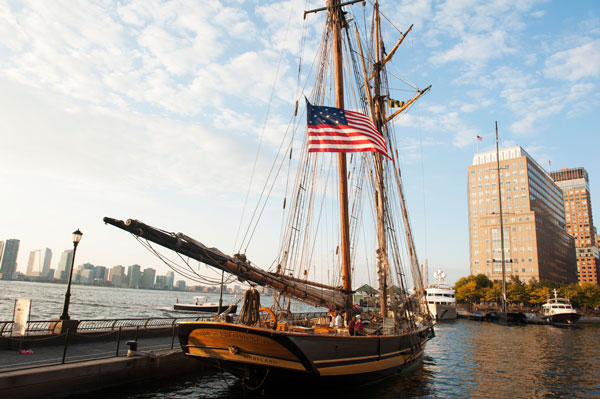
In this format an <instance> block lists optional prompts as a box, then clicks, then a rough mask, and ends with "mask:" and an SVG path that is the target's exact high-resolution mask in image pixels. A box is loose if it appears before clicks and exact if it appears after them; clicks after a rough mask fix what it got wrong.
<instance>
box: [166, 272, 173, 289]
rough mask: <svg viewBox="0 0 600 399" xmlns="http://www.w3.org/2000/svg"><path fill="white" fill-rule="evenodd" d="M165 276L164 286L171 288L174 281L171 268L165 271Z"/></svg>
mask: <svg viewBox="0 0 600 399" xmlns="http://www.w3.org/2000/svg"><path fill="white" fill-rule="evenodd" d="M165 277H166V281H165V285H166V288H167V289H168V290H172V289H173V283H174V282H175V273H173V271H172V270H169V271H168V272H167V274H166V275H165Z"/></svg>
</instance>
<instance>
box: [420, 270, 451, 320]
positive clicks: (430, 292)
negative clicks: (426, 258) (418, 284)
mask: <svg viewBox="0 0 600 399" xmlns="http://www.w3.org/2000/svg"><path fill="white" fill-rule="evenodd" d="M433 278H435V281H436V282H435V283H434V284H431V285H429V286H427V288H425V291H426V292H427V306H428V307H429V312H431V315H432V316H433V317H435V319H436V320H452V319H456V299H455V298H454V289H452V287H450V286H449V285H448V284H446V283H445V280H446V273H444V272H443V271H442V270H441V269H438V271H437V272H435V273H433Z"/></svg>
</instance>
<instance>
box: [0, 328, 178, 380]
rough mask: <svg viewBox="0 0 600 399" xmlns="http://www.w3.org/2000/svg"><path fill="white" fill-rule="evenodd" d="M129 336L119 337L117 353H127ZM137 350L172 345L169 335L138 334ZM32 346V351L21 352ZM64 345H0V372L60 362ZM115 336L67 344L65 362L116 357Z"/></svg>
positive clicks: (120, 354)
mask: <svg viewBox="0 0 600 399" xmlns="http://www.w3.org/2000/svg"><path fill="white" fill-rule="evenodd" d="M129 340H131V339H122V340H120V341H119V356H126V355H127V350H128V349H129V347H128V346H127V344H126V341H129ZM137 342H138V348H137V350H138V351H139V352H154V351H158V350H164V349H171V344H172V337H171V336H165V337H152V338H150V337H141V338H138V341H137ZM173 348H174V349H177V350H179V349H180V347H179V339H178V338H177V337H175V339H174V341H173ZM28 350H31V351H32V352H33V353H32V354H26V353H23V351H28ZM64 351H65V346H64V344H63V345H51V346H35V347H32V348H29V347H27V345H21V347H20V348H19V347H17V348H15V349H0V375H1V374H2V373H4V372H7V371H12V370H19V369H27V368H32V367H40V366H47V365H57V364H62V360H63V353H64ZM116 355H117V340H116V338H114V339H113V340H110V341H99V340H97V339H94V340H90V342H86V343H76V344H68V345H67V351H66V356H65V363H73V362H81V361H85V360H94V359H105V358H110V357H116Z"/></svg>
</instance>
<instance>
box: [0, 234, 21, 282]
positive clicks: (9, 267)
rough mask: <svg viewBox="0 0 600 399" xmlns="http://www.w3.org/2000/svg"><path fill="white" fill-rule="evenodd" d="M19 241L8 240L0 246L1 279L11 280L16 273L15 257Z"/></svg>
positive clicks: (17, 253) (17, 252)
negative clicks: (0, 250)
mask: <svg viewBox="0 0 600 399" xmlns="http://www.w3.org/2000/svg"><path fill="white" fill-rule="evenodd" d="M20 243H21V241H20V240H17V239H14V238H13V239H8V240H6V241H4V243H3V245H2V252H0V273H2V278H3V279H11V278H13V277H14V275H15V274H16V272H17V255H19V245H20Z"/></svg>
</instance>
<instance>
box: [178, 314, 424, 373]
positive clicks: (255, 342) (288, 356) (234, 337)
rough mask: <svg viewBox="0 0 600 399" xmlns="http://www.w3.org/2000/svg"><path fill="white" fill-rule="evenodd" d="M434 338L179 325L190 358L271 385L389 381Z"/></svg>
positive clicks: (415, 334)
mask: <svg viewBox="0 0 600 399" xmlns="http://www.w3.org/2000/svg"><path fill="white" fill-rule="evenodd" d="M432 335H433V329H432V328H431V327H429V328H422V329H420V330H413V331H411V332H409V333H406V334H398V335H385V336H349V335H346V336H344V335H328V334H315V333H306V332H297V331H281V330H273V329H270V328H260V327H250V326H245V325H239V324H230V323H220V322H187V323H180V324H179V338H180V341H181V344H182V348H183V351H184V353H185V354H186V355H188V356H192V357H196V358H199V359H202V360H204V361H207V362H210V363H213V364H215V365H218V366H219V367H221V368H223V369H226V370H228V371H230V372H231V373H233V374H234V375H237V376H239V377H241V378H246V379H256V380H257V381H259V382H260V381H263V382H264V383H265V384H267V385H273V384H277V383H285V382H286V381H288V380H289V379H293V381H294V383H298V381H299V380H303V379H304V380H310V381H312V382H319V383H327V384H328V383H330V382H331V381H332V380H336V381H338V380H344V379H350V380H352V381H368V380H372V379H374V378H379V377H385V376H388V375H391V374H394V373H397V372H401V371H402V370H404V369H405V368H407V367H410V366H411V365H413V364H414V363H415V362H417V361H418V360H419V359H420V358H421V357H422V355H423V351H424V349H425V343H426V342H427V341H428V340H429V339H430V338H431V337H432ZM267 377H268V378H267Z"/></svg>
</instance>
